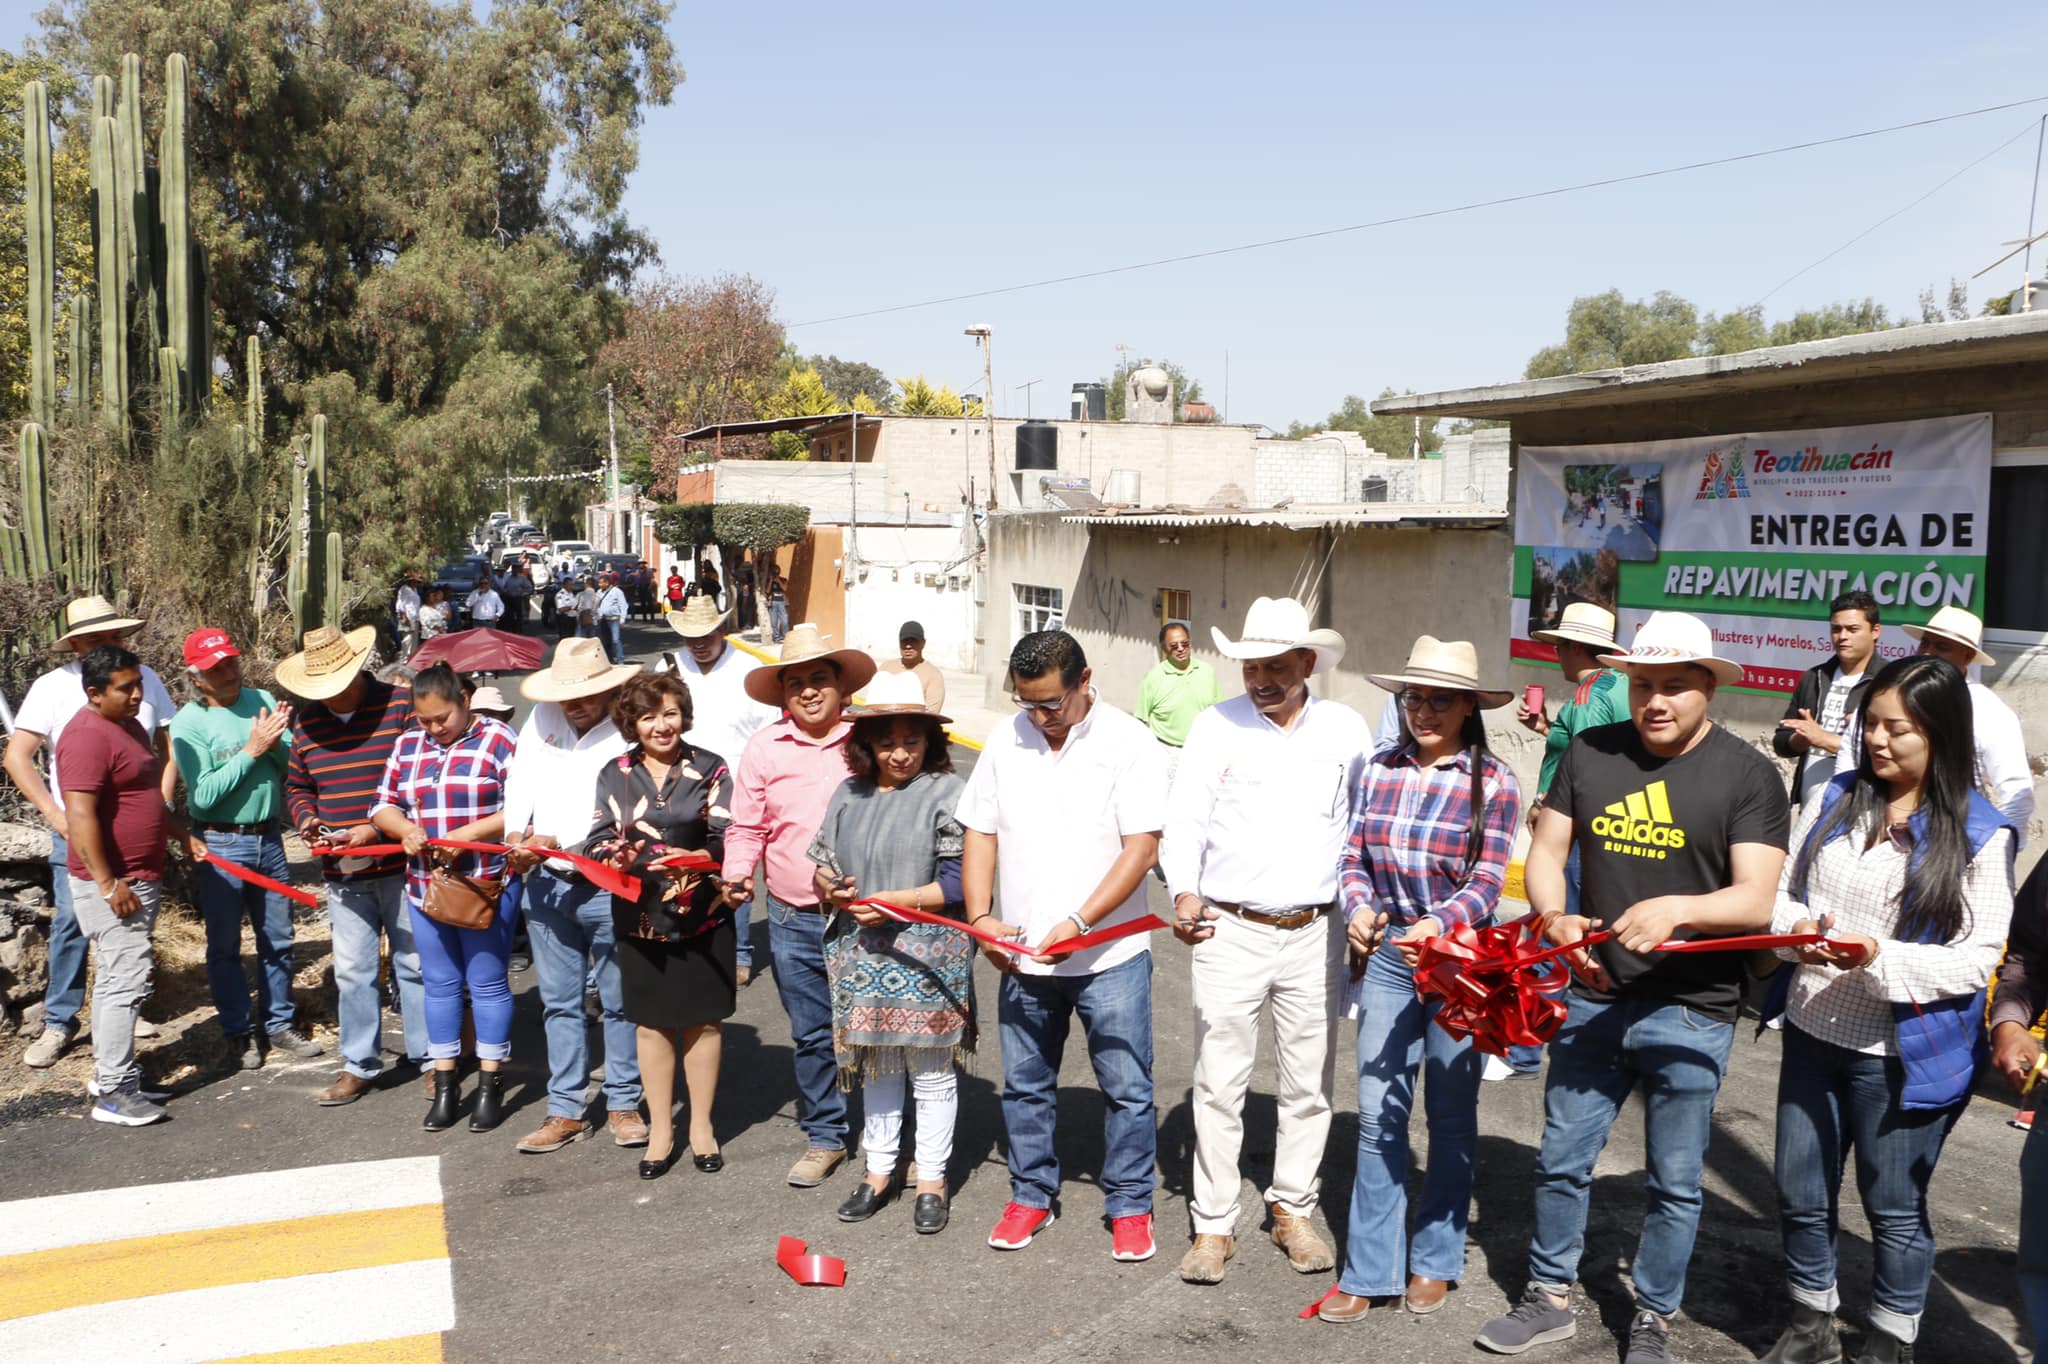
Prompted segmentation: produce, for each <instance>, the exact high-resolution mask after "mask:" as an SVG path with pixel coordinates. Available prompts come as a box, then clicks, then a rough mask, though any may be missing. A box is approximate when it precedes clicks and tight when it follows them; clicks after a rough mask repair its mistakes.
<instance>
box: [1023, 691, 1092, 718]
mask: <svg viewBox="0 0 2048 1364" xmlns="http://www.w3.org/2000/svg"><path fill="white" fill-rule="evenodd" d="M1075 690H1078V688H1076V689H1075ZM1010 699H1011V700H1012V701H1015V702H1016V703H1017V709H1018V710H1021V711H1023V712H1024V713H1025V714H1027V715H1028V714H1030V713H1031V712H1032V711H1034V710H1035V711H1038V712H1039V713H1040V714H1042V715H1056V714H1058V713H1059V712H1060V711H1062V710H1064V709H1065V708H1066V705H1067V702H1069V701H1071V700H1073V699H1074V692H1073V691H1072V690H1070V691H1066V692H1062V693H1061V694H1060V697H1059V699H1058V700H1057V701H1026V700H1025V699H1024V698H1023V697H1021V696H1019V695H1017V693H1015V692H1011V693H1010Z"/></svg>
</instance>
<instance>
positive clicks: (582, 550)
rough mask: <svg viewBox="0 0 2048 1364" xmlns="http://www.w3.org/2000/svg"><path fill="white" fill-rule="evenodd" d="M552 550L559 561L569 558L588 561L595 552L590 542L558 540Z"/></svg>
mask: <svg viewBox="0 0 2048 1364" xmlns="http://www.w3.org/2000/svg"><path fill="white" fill-rule="evenodd" d="M552 549H553V551H554V555H555V557H556V558H557V559H561V558H568V559H571V560H575V559H579V558H580V559H584V560H588V559H589V558H590V556H591V554H592V553H593V552H594V551H593V550H592V549H591V547H590V541H588V540H557V541H555V543H554V545H553V546H552Z"/></svg>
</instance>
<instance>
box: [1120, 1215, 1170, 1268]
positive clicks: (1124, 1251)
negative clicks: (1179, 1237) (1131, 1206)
mask: <svg viewBox="0 0 2048 1364" xmlns="http://www.w3.org/2000/svg"><path fill="white" fill-rule="evenodd" d="M1109 1235H1110V1242H1109V1258H1110V1259H1112V1260H1149V1259H1151V1258H1152V1257H1153V1256H1154V1255H1156V1254H1157V1253H1158V1251H1159V1247H1158V1246H1156V1245H1154V1244H1152V1214H1151V1213H1149V1212H1141V1213H1137V1214H1135V1215H1133V1216H1130V1217H1118V1218H1115V1219H1112V1220H1111V1222H1110V1224H1109Z"/></svg>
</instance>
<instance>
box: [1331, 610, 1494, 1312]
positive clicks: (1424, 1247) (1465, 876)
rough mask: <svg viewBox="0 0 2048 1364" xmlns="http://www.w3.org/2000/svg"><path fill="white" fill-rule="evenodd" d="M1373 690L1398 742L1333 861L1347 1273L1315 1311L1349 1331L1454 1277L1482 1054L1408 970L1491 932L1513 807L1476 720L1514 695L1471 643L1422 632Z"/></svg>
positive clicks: (1419, 1300)
mask: <svg viewBox="0 0 2048 1364" xmlns="http://www.w3.org/2000/svg"><path fill="white" fill-rule="evenodd" d="M1371 680H1372V682H1373V683H1374V685H1376V686H1379V687H1383V688H1385V689H1386V690H1388V691H1391V692H1393V693H1394V694H1395V695H1396V697H1397V698H1398V699H1399V701H1400V705H1401V722H1402V725H1401V727H1402V734H1403V737H1402V741H1401V743H1400V745H1399V746H1398V747H1395V748H1392V749H1385V750H1382V751H1381V752H1380V753H1378V754H1376V755H1374V757H1373V758H1372V759H1371V761H1369V762H1368V763H1366V765H1365V768H1364V771H1363V772H1362V773H1361V775H1360V777H1359V783H1358V787H1357V789H1356V790H1354V791H1353V792H1352V797H1351V828H1350V832H1349V833H1348V834H1347V835H1346V837H1345V843H1344V852H1343V855H1342V857H1341V858H1340V860H1339V862H1338V874H1337V887H1338V889H1337V894H1338V898H1339V899H1340V900H1341V901H1342V905H1343V909H1344V913H1345V917H1346V920H1347V921H1348V924H1349V929H1348V934H1349V941H1350V945H1351V952H1352V956H1353V959H1354V960H1362V961H1363V962H1364V967H1363V970H1362V972H1359V973H1358V974H1357V978H1356V979H1354V980H1353V982H1352V985H1351V988H1350V990H1349V991H1348V992H1347V1003H1348V1004H1350V1005H1351V1006H1353V1007H1356V1009H1357V1011H1358V1174H1357V1177H1356V1179H1355V1181H1354V1182H1353V1184H1352V1188H1351V1220H1350V1224H1349V1226H1348V1228H1347V1230H1346V1233H1345V1247H1344V1272H1343V1275H1342V1276H1341V1277H1340V1278H1339V1279H1338V1280H1337V1288H1336V1291H1335V1292H1334V1293H1333V1294H1332V1295H1331V1296H1330V1297H1329V1298H1328V1299H1326V1300H1325V1301H1324V1302H1323V1304H1322V1306H1321V1307H1320V1308H1319V1309H1318V1315H1320V1316H1321V1317H1322V1319H1323V1320H1325V1321H1335V1322H1350V1321H1357V1320H1359V1319H1360V1318H1362V1317H1364V1316H1365V1314H1366V1312H1367V1311H1368V1310H1369V1309H1370V1308H1371V1306H1372V1300H1373V1299H1375V1298H1381V1299H1385V1298H1392V1297H1402V1296H1405V1299H1406V1302H1407V1306H1408V1310H1409V1311H1411V1312H1433V1311H1435V1310H1436V1309H1437V1308H1438V1307H1440V1306H1441V1305H1442V1304H1443V1300H1444V1294H1445V1293H1446V1292H1448V1291H1449V1287H1450V1284H1451V1283H1452V1282H1453V1281H1454V1280H1456V1279H1457V1278H1458V1277H1459V1275H1460V1274H1462V1273H1463V1271H1464V1265H1465V1218H1466V1210H1467V1208H1468V1206H1469V1205H1470V1203H1471V1201H1472V1164H1473V1159H1474V1155H1475V1151H1476V1149H1477V1146H1478V1142H1479V1117H1478V1112H1479V1055H1478V1053H1477V1052H1475V1051H1473V1050H1472V1044H1471V1042H1470V1041H1469V1040H1467V1039H1453V1038H1452V1037H1451V1035H1450V1034H1449V1033H1446V1032H1445V1031H1444V1030H1443V1029H1441V1028H1436V1027H1431V1026H1430V1023H1431V1020H1432V1019H1433V1018H1434V1017H1435V1015H1436V1010H1437V1007H1438V1006H1437V1005H1436V1004H1435V1003H1434V1002H1431V1003H1424V1002H1423V1001H1422V1000H1421V999H1419V998H1417V996H1416V993H1415V976H1414V961H1415V954H1416V952H1417V951H1418V950H1419V949H1420V947H1421V944H1422V942H1423V941H1424V940H1425V939H1428V938H1431V937H1435V936H1436V935H1437V934H1440V933H1444V932H1447V931H1448V930H1450V929H1453V928H1458V927H1460V926H1462V925H1465V924H1485V923H1488V922H1490V921H1491V920H1492V918H1493V911H1494V906H1495V905H1496V904H1497V903H1498V902H1499V900H1500V891H1501V883H1502V880H1503V878H1504V877H1505V875H1506V871H1507V864H1508V854H1509V852H1510V850H1511V849H1512V848H1513V846H1514V839H1515V827H1516V824H1517V823H1518V821H1519V820H1520V818H1521V807H1522V796H1521V790H1520V788H1519V787H1518V786H1517V785H1516V783H1515V774H1514V773H1513V772H1511V771H1509V770H1508V767H1507V765H1506V764H1505V763H1503V762H1501V761H1500V760H1499V759H1498V758H1496V757H1494V756H1493V754H1492V753H1490V752H1488V751H1487V747H1486V726H1485V724H1484V722H1483V721H1482V720H1481V718H1480V715H1479V712H1480V711H1481V710H1491V709H1493V708H1495V707H1497V706H1504V705H1506V704H1507V703H1508V701H1509V700H1510V699H1512V697H1513V693H1512V692H1506V691H1492V690H1488V689H1486V688H1483V687H1481V686H1480V685H1479V655H1478V652H1477V651H1476V650H1475V649H1474V648H1473V647H1472V646H1471V645H1470V644H1469V643H1466V642H1464V641H1462V640H1451V641H1448V642H1446V641H1439V640H1436V639H1434V638H1432V637H1430V636H1428V635H1423V636H1422V637H1421V638H1419V639H1417V640H1416V641H1415V647H1414V649H1413V650H1411V651H1410V653H1409V655H1408V666H1407V668H1406V669H1405V670H1404V671H1402V672H1400V673H1395V674H1387V675H1379V676H1375V677H1373V678H1372V679H1371ZM1389 947H1390V948H1391V949H1392V950H1387V949H1388V948H1389ZM1354 971H1355V972H1356V971H1357V968H1354ZM1425 1065H1426V1066H1427V1070H1428V1088H1427V1090H1426V1091H1425V1093H1424V1096H1423V1097H1424V1103H1425V1105H1426V1112H1427V1114H1428V1119H1429V1170H1428V1173H1427V1176H1426V1177H1425V1179H1424V1181H1423V1188H1422V1205H1421V1207H1420V1208H1418V1209H1417V1210H1416V1215H1415V1230H1414V1234H1413V1236H1412V1238H1411V1236H1410V1234H1409V1230H1408V1117H1409V1114H1410V1112H1411V1111H1412V1109H1413V1106H1414V1099H1415V1078H1416V1074H1417V1072H1418V1071H1420V1070H1422V1069H1423V1067H1424V1066H1425Z"/></svg>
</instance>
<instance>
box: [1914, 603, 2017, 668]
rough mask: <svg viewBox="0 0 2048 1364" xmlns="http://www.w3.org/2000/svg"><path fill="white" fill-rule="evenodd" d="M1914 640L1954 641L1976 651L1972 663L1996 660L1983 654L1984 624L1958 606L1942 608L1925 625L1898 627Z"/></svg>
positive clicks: (1993, 661)
mask: <svg viewBox="0 0 2048 1364" xmlns="http://www.w3.org/2000/svg"><path fill="white" fill-rule="evenodd" d="M1899 628H1900V629H1901V630H1904V631H1905V632H1906V633H1907V634H1908V635H1910V636H1912V637H1913V638H1914V639H1923V638H1925V637H1926V636H1928V635H1933V636H1934V637H1935V638H1937V639H1947V640H1954V641H1955V642H1956V643H1957V644H1962V645H1966V646H1968V647H1969V648H1971V649H1974V650H1976V652H1977V656H1976V657H1975V658H1973V659H1971V660H1970V661H1971V662H1972V663H1996V662H1998V660H1997V659H1995V658H1993V657H1992V656H1991V655H1990V654H1987V653H1985V652H1984V622H1983V621H1981V620H1978V619H1977V617H1976V616H1974V615H1972V614H1971V613H1970V612H1968V611H1965V610H1964V609H1963V608H1962V607H1960V606H1944V607H1942V608H1941V609H1940V610H1939V611H1936V612H1935V613H1934V615H1933V617H1932V618H1931V619H1929V620H1928V622H1927V623H1926V624H1925V625H1902V626H1900V627H1899Z"/></svg>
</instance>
